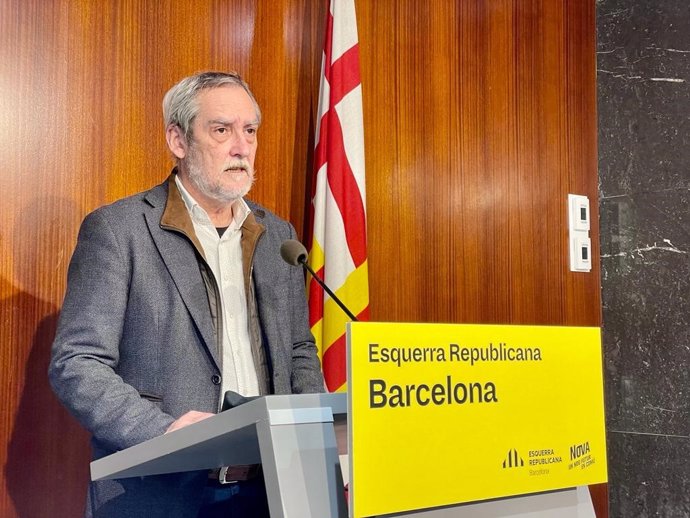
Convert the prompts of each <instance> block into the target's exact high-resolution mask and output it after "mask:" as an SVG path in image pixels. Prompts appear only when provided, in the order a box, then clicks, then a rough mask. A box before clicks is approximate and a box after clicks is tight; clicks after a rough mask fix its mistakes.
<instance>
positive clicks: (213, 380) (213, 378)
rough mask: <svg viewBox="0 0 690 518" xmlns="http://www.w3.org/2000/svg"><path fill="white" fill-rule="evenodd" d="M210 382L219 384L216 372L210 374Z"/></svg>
mask: <svg viewBox="0 0 690 518" xmlns="http://www.w3.org/2000/svg"><path fill="white" fill-rule="evenodd" d="M211 383H213V384H214V385H220V376H218V374H214V375H213V376H211Z"/></svg>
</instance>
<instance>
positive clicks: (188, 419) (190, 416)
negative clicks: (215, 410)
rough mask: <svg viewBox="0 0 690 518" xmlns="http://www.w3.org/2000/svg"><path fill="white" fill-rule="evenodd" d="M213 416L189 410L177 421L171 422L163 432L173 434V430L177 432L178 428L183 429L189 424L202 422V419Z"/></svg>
mask: <svg viewBox="0 0 690 518" xmlns="http://www.w3.org/2000/svg"><path fill="white" fill-rule="evenodd" d="M213 415H215V414H209V413H208V412H197V411H196V410H190V411H189V412H187V413H186V414H184V415H183V416H181V417H180V418H179V419H177V420H176V421H173V423H172V424H171V425H170V426H168V429H167V430H166V431H165V433H170V432H174V431H175V430H179V429H180V428H184V427H185V426H189V425H190V424H194V423H198V422H199V421H203V420H204V419H208V418H209V417H211V416H213Z"/></svg>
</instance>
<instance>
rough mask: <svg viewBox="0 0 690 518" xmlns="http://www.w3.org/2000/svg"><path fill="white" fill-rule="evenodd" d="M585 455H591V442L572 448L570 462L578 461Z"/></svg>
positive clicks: (575, 445) (574, 445)
mask: <svg viewBox="0 0 690 518" xmlns="http://www.w3.org/2000/svg"><path fill="white" fill-rule="evenodd" d="M585 453H589V441H587V442H583V443H582V444H573V445H572V446H571V447H570V460H575V459H578V458H580V457H582V456H583V455H584V454H585Z"/></svg>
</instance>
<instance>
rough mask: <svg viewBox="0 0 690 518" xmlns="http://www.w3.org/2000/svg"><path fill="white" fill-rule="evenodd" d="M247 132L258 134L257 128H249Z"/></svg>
mask: <svg viewBox="0 0 690 518" xmlns="http://www.w3.org/2000/svg"><path fill="white" fill-rule="evenodd" d="M247 133H249V134H250V135H256V128H247Z"/></svg>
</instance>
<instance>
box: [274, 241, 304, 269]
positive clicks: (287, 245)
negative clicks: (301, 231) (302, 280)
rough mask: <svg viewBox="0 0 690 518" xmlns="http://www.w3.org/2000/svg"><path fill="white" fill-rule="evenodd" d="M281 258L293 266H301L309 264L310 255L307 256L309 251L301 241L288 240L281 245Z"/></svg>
mask: <svg viewBox="0 0 690 518" xmlns="http://www.w3.org/2000/svg"><path fill="white" fill-rule="evenodd" d="M280 256H281V257H282V258H283V261H285V262H286V263H288V264H291V265H292V266H299V265H301V264H303V263H306V262H307V258H308V257H309V254H307V249H306V248H304V245H303V244H302V243H300V242H299V241H296V240H294V239H286V240H285V241H283V244H282V245H280Z"/></svg>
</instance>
